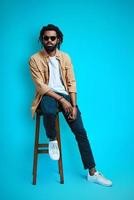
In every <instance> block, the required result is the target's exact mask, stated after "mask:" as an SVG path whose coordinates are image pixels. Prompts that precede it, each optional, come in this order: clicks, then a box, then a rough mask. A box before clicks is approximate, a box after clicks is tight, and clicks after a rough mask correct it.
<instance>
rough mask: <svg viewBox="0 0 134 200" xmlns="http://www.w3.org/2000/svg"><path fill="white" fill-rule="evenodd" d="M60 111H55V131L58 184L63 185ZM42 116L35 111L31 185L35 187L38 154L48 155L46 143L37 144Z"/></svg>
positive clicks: (38, 110) (40, 112)
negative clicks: (57, 151)
mask: <svg viewBox="0 0 134 200" xmlns="http://www.w3.org/2000/svg"><path fill="white" fill-rule="evenodd" d="M60 111H61V110H60V109H59V110H57V117H56V124H55V126H56V131H57V137H56V139H57V141H58V146H59V151H60V159H59V160H58V168H59V174H60V183H61V184H63V183H64V175H63V164H62V152H61V139H60V127H59V112H60ZM41 116H43V113H42V111H41V109H40V108H37V110H36V128H35V144H34V158H33V185H36V177H37V161H38V154H40V153H45V154H48V146H49V145H48V143H43V144H41V143H39V133H40V117H41Z"/></svg>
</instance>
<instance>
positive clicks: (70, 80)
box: [66, 55, 76, 93]
mask: <svg viewBox="0 0 134 200" xmlns="http://www.w3.org/2000/svg"><path fill="white" fill-rule="evenodd" d="M66 68H67V71H66V72H67V74H66V82H67V87H68V91H69V92H74V93H76V80H75V75H74V69H73V64H72V62H71V59H70V57H69V56H68V55H67V66H66Z"/></svg>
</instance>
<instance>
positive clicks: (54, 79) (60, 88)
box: [48, 56, 68, 94]
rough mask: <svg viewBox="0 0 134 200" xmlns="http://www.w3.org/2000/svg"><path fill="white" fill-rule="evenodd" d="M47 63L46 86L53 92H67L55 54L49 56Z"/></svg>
mask: <svg viewBox="0 0 134 200" xmlns="http://www.w3.org/2000/svg"><path fill="white" fill-rule="evenodd" d="M48 64H49V72H50V76H49V83H48V86H49V87H50V88H51V89H52V90H53V91H55V92H59V93H64V94H68V93H67V91H66V90H65V87H64V84H63V81H62V77H61V71H60V63H59V61H58V60H57V59H56V57H55V56H53V57H49V63H48Z"/></svg>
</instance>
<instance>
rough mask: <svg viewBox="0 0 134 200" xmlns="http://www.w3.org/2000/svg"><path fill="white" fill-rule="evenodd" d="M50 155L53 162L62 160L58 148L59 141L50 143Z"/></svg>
mask: <svg viewBox="0 0 134 200" xmlns="http://www.w3.org/2000/svg"><path fill="white" fill-rule="evenodd" d="M48 153H49V156H50V158H51V159H52V160H59V158H60V151H59V147H58V142H57V140H52V141H49V145H48Z"/></svg>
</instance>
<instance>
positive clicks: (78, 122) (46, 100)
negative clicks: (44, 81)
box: [39, 92, 95, 169]
mask: <svg viewBox="0 0 134 200" xmlns="http://www.w3.org/2000/svg"><path fill="white" fill-rule="evenodd" d="M57 94H60V96H63V97H64V98H65V99H66V100H67V101H69V102H70V101H71V99H70V95H66V94H61V93H58V92H57ZM39 106H40V108H41V110H42V113H43V124H44V127H45V130H46V135H47V137H48V138H49V139H55V138H56V134H57V133H56V127H55V121H56V114H57V110H58V108H59V107H60V110H61V111H62V113H63V115H64V117H65V119H66V122H67V123H68V125H69V127H70V128H71V130H72V132H73V134H74V135H75V138H76V141H77V144H78V148H79V151H80V155H81V159H82V162H83V166H84V168H85V169H91V168H92V167H95V161H94V157H93V153H92V150H91V146H90V143H89V140H88V137H87V133H86V130H85V128H84V126H83V122H82V117H81V112H80V110H79V107H78V105H77V117H76V119H75V120H73V121H69V120H68V117H67V115H66V113H65V111H64V109H63V108H62V106H61V105H59V103H58V102H57V101H56V100H55V99H54V98H53V97H50V96H47V95H44V96H43V97H42V100H41V102H40V105H39Z"/></svg>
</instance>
